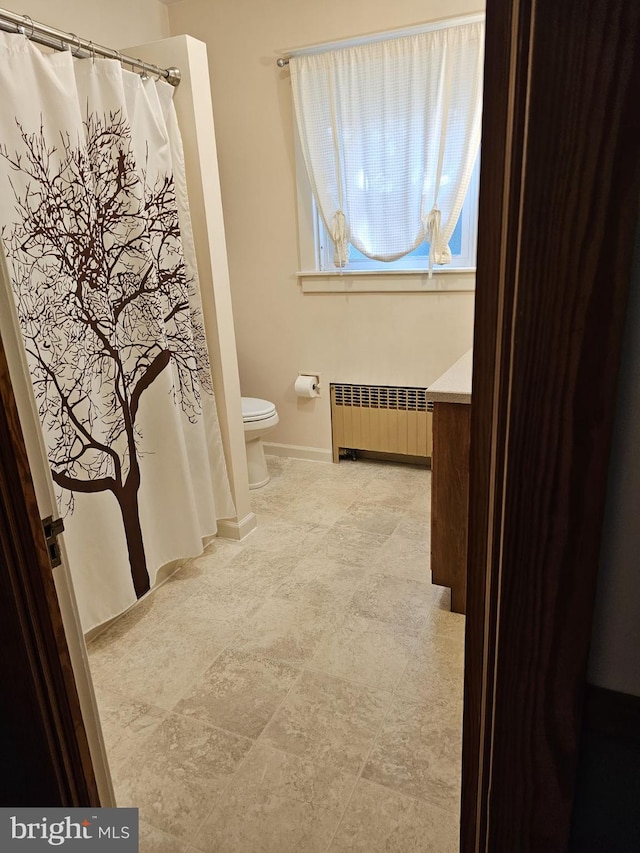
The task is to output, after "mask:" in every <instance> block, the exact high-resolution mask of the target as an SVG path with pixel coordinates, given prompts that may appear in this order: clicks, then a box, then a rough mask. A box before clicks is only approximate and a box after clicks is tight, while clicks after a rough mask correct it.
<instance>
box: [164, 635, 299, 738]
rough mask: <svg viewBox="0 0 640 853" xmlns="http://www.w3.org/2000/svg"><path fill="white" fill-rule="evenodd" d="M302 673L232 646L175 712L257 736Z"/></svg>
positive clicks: (297, 669)
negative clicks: (235, 649) (234, 648)
mask: <svg viewBox="0 0 640 853" xmlns="http://www.w3.org/2000/svg"><path fill="white" fill-rule="evenodd" d="M299 674H300V669H299V667H294V666H291V665H290V664H287V663H283V662H281V661H273V660H269V659H268V658H263V657H256V656H255V655H248V654H244V653H242V652H238V651H234V650H232V649H228V650H227V651H225V652H223V653H222V654H221V655H220V656H219V657H218V658H216V660H215V662H214V663H213V664H212V665H211V666H210V667H209V669H208V670H207V671H206V672H205V673H204V675H203V676H202V678H201V679H200V680H199V681H198V682H197V683H196V684H195V685H194V686H193V687H192V688H191V690H190V691H189V692H188V693H187V695H186V696H185V697H184V698H183V699H182V700H181V701H180V702H178V704H177V705H176V708H175V712H176V713H178V714H182V715H183V716H185V717H195V718H197V719H199V720H204V721H205V722H208V723H211V724H212V725H215V726H218V727H219V728H221V729H227V730H229V731H232V732H235V733H236V734H240V735H244V736H245V737H250V738H256V737H258V735H259V734H260V732H261V731H262V730H263V729H264V727H265V725H266V724H267V723H268V722H269V720H270V719H271V717H272V715H273V713H274V711H275V710H276V709H277V708H278V706H279V705H280V704H281V702H282V701H283V699H284V698H285V697H286V695H287V693H288V692H289V690H290V688H291V686H292V685H293V682H294V681H295V680H296V678H297V677H298V675H299Z"/></svg>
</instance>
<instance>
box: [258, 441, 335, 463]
mask: <svg viewBox="0 0 640 853" xmlns="http://www.w3.org/2000/svg"><path fill="white" fill-rule="evenodd" d="M262 446H263V447H264V452H265V453H266V454H267V455H270V456H291V457H292V458H293V459H309V460H310V461H311V462H333V454H332V453H331V451H330V450H324V448H322V447H304V445H301V444H277V443H276V442H272V441H263V442H262Z"/></svg>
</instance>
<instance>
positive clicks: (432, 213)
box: [290, 16, 484, 289]
mask: <svg viewBox="0 0 640 853" xmlns="http://www.w3.org/2000/svg"><path fill="white" fill-rule="evenodd" d="M333 47H336V46H324V47H323V48H319V49H318V50H317V51H313V52H311V53H309V52H307V53H300V54H299V55H294V56H293V57H292V58H291V63H290V68H291V78H292V88H293V94H294V107H295V115H296V128H297V146H296V162H297V177H298V213H299V234H300V263H301V269H302V270H303V274H304V273H307V274H309V275H324V276H326V275H327V274H332V273H336V272H338V273H347V274H353V273H361V274H362V275H363V276H370V274H371V273H380V272H385V273H388V274H397V273H406V272H414V273H415V272H417V273H420V274H423V273H424V272H425V271H429V274H430V273H431V270H432V269H435V270H436V271H440V270H452V271H454V270H455V271H456V272H460V271H465V270H466V271H472V270H473V269H474V268H475V244H476V235H477V202H478V172H479V166H478V160H479V143H480V120H481V111H482V63H483V48H484V24H483V19H482V16H473V17H472V18H471V19H464V21H463V22H460V20H458V21H455V22H451V21H450V22H441V23H439V24H436V25H433V26H429V27H426V28H421V29H419V30H418V31H412V32H411V33H410V34H409V35H405V34H401V35H398V34H394V35H387V36H386V37H384V38H380V37H376V38H375V39H374V40H361V41H360V42H359V43H358V44H350V45H349V46H348V47H342V46H337V47H338V49H333ZM434 289H436V288H434ZM465 289H466V288H465Z"/></svg>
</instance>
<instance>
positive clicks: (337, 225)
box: [331, 210, 349, 269]
mask: <svg viewBox="0 0 640 853" xmlns="http://www.w3.org/2000/svg"><path fill="white" fill-rule="evenodd" d="M331 239H332V240H333V243H334V246H335V252H334V254H333V262H334V263H335V265H336V266H337V267H340V269H342V267H344V266H346V264H347V262H348V261H349V240H348V239H347V220H346V218H345V215H344V213H343V212H342V211H341V210H337V211H336V212H335V214H334V216H333V228H332V231H331Z"/></svg>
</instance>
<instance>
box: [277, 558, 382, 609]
mask: <svg viewBox="0 0 640 853" xmlns="http://www.w3.org/2000/svg"><path fill="white" fill-rule="evenodd" d="M365 575H366V569H364V568H362V567H359V566H347V565H345V564H344V563H338V562H336V561H333V560H326V559H323V558H319V557H316V556H312V557H306V558H305V559H303V560H301V562H299V563H298V565H297V566H296V567H295V569H294V570H293V571H292V572H291V574H290V575H289V577H288V578H286V580H284V581H283V582H282V583H281V584H280V585H279V586H277V587H276V588H275V589H274V590H273V593H272V594H273V597H274V598H286V599H288V600H290V601H306V602H307V603H308V604H311V605H313V606H315V607H324V606H330V605H338V606H342V607H345V606H346V605H347V603H348V601H349V599H350V598H351V596H352V595H353V593H354V592H355V590H356V588H357V587H358V585H359V584H360V583H361V581H362V579H363V578H364V577H365Z"/></svg>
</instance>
